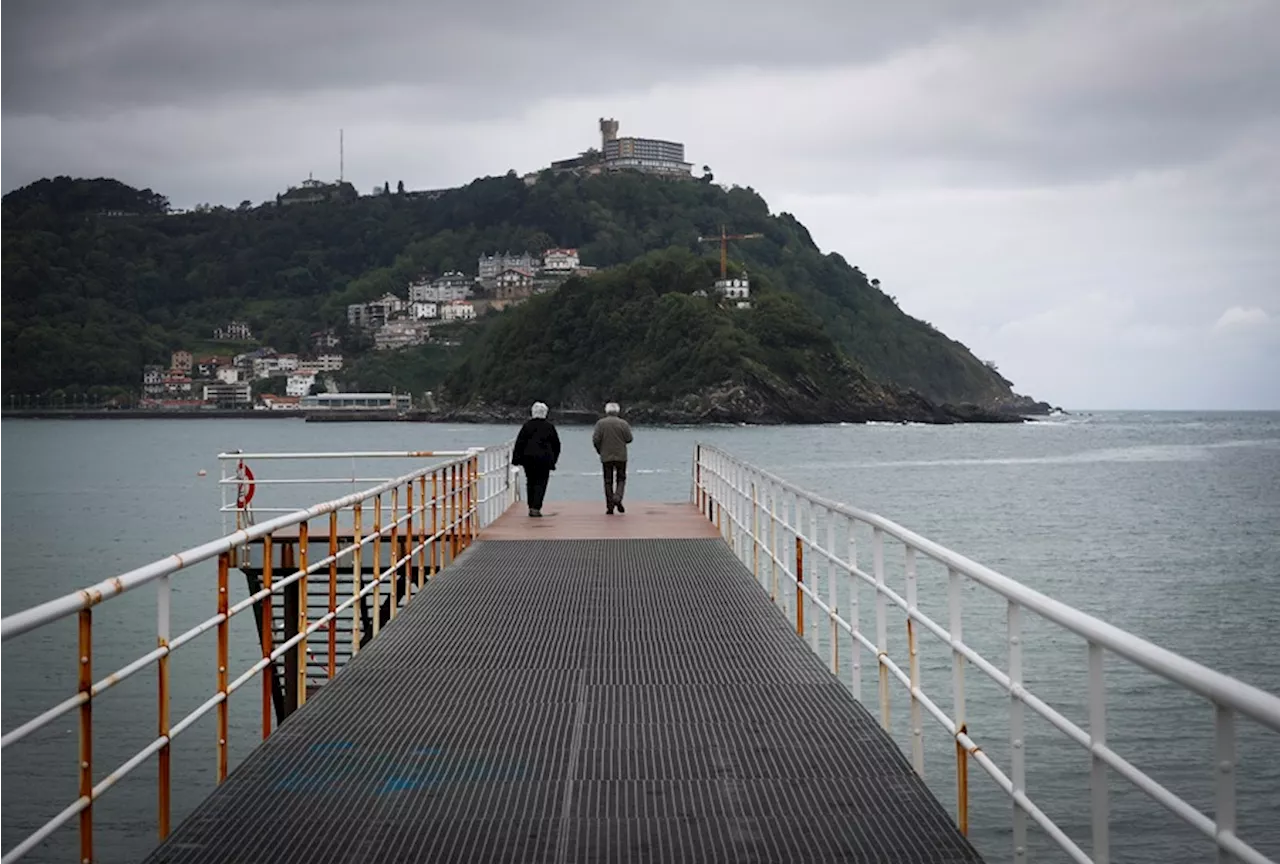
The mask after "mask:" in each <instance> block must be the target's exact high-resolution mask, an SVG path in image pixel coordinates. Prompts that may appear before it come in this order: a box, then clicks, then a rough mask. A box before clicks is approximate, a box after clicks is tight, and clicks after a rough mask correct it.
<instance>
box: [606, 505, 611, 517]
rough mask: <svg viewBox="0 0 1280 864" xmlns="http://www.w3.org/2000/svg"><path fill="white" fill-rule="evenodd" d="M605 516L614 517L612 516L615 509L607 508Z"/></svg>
mask: <svg viewBox="0 0 1280 864" xmlns="http://www.w3.org/2000/svg"><path fill="white" fill-rule="evenodd" d="M604 515H606V516H612V515H613V507H612V506H610V507H608V508H606V509H605V511H604Z"/></svg>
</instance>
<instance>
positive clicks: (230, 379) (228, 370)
mask: <svg viewBox="0 0 1280 864" xmlns="http://www.w3.org/2000/svg"><path fill="white" fill-rule="evenodd" d="M215 377H216V378H217V379H218V381H220V382H221V383H223V384H236V383H238V382H239V381H240V370H239V369H237V368H236V367H235V366H219V367H218V372H217V375H216V376H215Z"/></svg>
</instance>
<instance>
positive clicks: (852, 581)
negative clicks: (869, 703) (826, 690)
mask: <svg viewBox="0 0 1280 864" xmlns="http://www.w3.org/2000/svg"><path fill="white" fill-rule="evenodd" d="M848 523H849V536H848V537H846V538H845V541H846V543H847V544H848V547H849V568H850V573H851V574H852V571H853V570H856V569H858V538H857V535H856V533H855V532H856V531H857V523H856V522H854V521H853V519H852V518H850V519H849V520H848ZM861 583H862V580H861V579H859V578H858V577H857V576H853V575H850V578H849V629H850V630H852V631H853V640H852V641H853V698H854V699H857V700H858V701H859V702H861V701H862V642H861V641H859V639H858V636H859V634H861V633H862V619H861V617H860V616H861V614H862V607H861V602H860V600H861V598H860V597H859V596H858V593H859V591H861V590H862V584H861Z"/></svg>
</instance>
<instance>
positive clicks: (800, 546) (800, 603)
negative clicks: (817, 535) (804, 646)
mask: <svg viewBox="0 0 1280 864" xmlns="http://www.w3.org/2000/svg"><path fill="white" fill-rule="evenodd" d="M797 509H799V508H797ZM798 521H799V517H797V522H798ZM797 530H798V529H797ZM796 632H797V633H799V634H800V635H801V636H804V540H803V539H802V538H800V537H796Z"/></svg>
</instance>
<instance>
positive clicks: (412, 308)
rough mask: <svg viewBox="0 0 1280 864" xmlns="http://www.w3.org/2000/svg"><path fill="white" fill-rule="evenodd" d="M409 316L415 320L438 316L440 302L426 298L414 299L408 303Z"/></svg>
mask: <svg viewBox="0 0 1280 864" xmlns="http://www.w3.org/2000/svg"><path fill="white" fill-rule="evenodd" d="M409 317H410V318H412V319H413V320H415V321H422V320H425V319H428V318H439V317H440V304H438V303H433V302H431V301H427V300H415V301H413V302H412V303H410V304H409Z"/></svg>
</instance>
